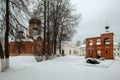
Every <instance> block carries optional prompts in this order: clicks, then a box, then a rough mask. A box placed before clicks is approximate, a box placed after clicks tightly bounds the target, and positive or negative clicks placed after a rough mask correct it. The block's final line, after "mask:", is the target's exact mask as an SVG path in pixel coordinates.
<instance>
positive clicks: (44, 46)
mask: <svg viewBox="0 0 120 80" xmlns="http://www.w3.org/2000/svg"><path fill="white" fill-rule="evenodd" d="M45 43H46V0H44V41H43V55H45V49H46V45H45Z"/></svg>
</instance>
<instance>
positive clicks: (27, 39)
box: [22, 38, 34, 42]
mask: <svg viewBox="0 0 120 80" xmlns="http://www.w3.org/2000/svg"><path fill="white" fill-rule="evenodd" d="M22 41H28V42H34V41H33V40H32V39H30V38H25V39H22Z"/></svg>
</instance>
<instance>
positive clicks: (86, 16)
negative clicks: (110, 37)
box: [71, 0, 120, 42]
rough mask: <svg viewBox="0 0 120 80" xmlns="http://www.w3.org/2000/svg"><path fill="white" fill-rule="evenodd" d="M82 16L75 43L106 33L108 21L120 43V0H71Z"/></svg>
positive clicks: (111, 30)
mask: <svg viewBox="0 0 120 80" xmlns="http://www.w3.org/2000/svg"><path fill="white" fill-rule="evenodd" d="M71 3H72V4H73V5H75V6H76V10H77V12H78V13H79V14H81V21H80V24H79V27H78V28H77V33H76V34H75V36H74V37H73V42H76V41H77V40H81V41H83V40H84V39H85V38H88V37H96V36H100V34H103V33H105V23H106V19H108V23H109V26H110V32H113V33H114V41H117V42H120V0H71Z"/></svg>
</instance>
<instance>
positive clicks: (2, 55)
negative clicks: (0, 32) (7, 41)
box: [0, 42, 4, 72]
mask: <svg viewBox="0 0 120 80" xmlns="http://www.w3.org/2000/svg"><path fill="white" fill-rule="evenodd" d="M0 59H1V70H0V71H2V72H3V71H4V54H3V49H2V44H1V42H0Z"/></svg>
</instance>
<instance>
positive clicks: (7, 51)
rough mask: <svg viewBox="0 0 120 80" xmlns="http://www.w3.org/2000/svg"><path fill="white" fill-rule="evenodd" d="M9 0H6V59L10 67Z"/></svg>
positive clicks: (7, 65) (7, 66)
mask: <svg viewBox="0 0 120 80" xmlns="http://www.w3.org/2000/svg"><path fill="white" fill-rule="evenodd" d="M8 36H9V0H6V32H5V59H6V65H5V67H6V68H9V42H8Z"/></svg>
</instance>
